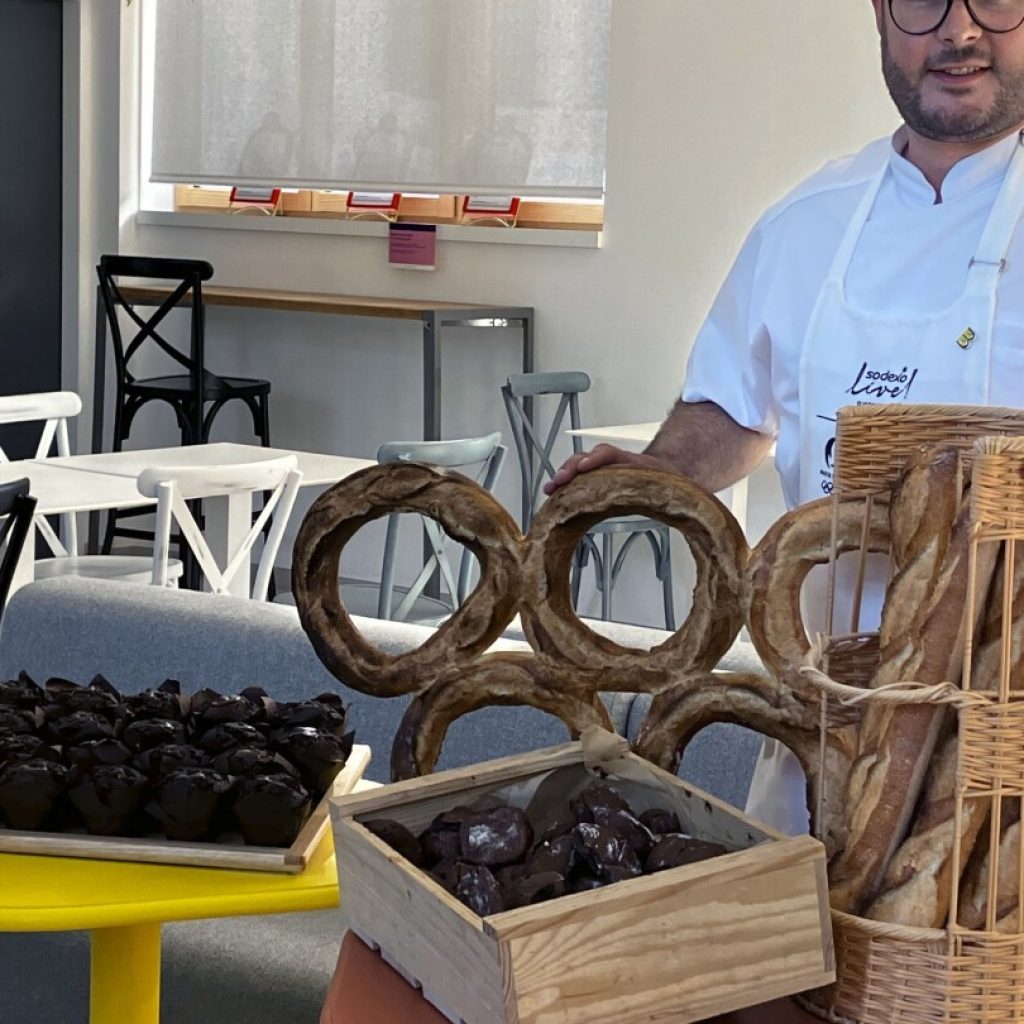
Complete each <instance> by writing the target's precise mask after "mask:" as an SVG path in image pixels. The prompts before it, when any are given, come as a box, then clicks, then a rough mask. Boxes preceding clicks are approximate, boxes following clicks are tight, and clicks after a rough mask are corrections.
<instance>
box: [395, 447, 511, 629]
mask: <svg viewBox="0 0 1024 1024" xmlns="http://www.w3.org/2000/svg"><path fill="white" fill-rule="evenodd" d="M506 451H507V449H506V448H505V446H504V445H503V444H502V443H501V434H500V433H498V432H495V433H493V434H487V435H485V436H484V437H466V438H460V439H459V440H455V441H408V442H405V441H393V442H390V443H389V444H384V445H381V447H380V449H379V450H378V451H377V461H378V462H381V463H385V462H423V463H426V464H428V465H431V466H436V467H439V468H443V469H468V468H470V467H473V466H476V467H478V470H477V473H476V475H475V479H476V481H477V483H479V484H480V486H481V487H483V488H484V489H485V490H487V491H490V490H493V488H494V483H495V481H496V480H497V479H498V473H499V472H500V471H501V466H502V463H503V462H504V461H505V453H506ZM399 518H400V517H399V515H398V514H395V513H392V514H391V515H389V516H388V529H387V537H386V540H385V542H384V562H383V566H382V568H381V580H380V592H379V595H378V598H377V618H379V619H396V620H399V621H401V620H404V619H405V618H406V617H407V616H408V614H409V612H410V611H411V610H412V607H413V605H414V604H415V602H416V599H417V598H418V597H419V596H420V595H421V594H422V593H423V590H424V588H425V587H426V585H427V584H428V583H429V582H430V579H431V577H432V576H433V575H434V573H435V571H439V572H440V573H441V576H442V578H443V579H444V582H445V585H446V586H447V587H448V593H449V594H450V595H451V599H452V604H453V605H454V607H456V608H458V606H459V605H460V604H462V602H463V601H464V600H465V599H466V594H467V592H468V590H469V576H470V571H471V569H472V565H473V561H474V558H473V553H472V552H471V551H470V550H469V549H468V548H463V550H462V557H461V559H460V562H459V575H458V580H456V579H455V577H454V575H453V573H452V568H451V564H450V563H449V561H448V558H447V556H446V553H445V547H446V545H447V542H448V537H447V536H446V534H445V532H444V530H442V529H441V527H440V526H439V525H438V524H437V523H435V522H434V520H432V519H428V518H426V517H425V516H420V521H421V523H422V524H423V530H424V533H425V534H426V536H427V539H428V541H429V543H430V548H431V552H432V553H431V555H430V557H429V558H427V559H426V561H425V563H424V565H423V568H422V569H421V570H420V573H419V575H418V576H417V577H416V579H415V580H414V581H413V584H412V586H410V587H409V589H408V591H407V592H406V593H405V595H404V596H403V597H402V600H401V601H400V602H399V604H398V607H397V608H392V600H393V596H394V589H395V561H396V557H397V543H398V523H399Z"/></svg>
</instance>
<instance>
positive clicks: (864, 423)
mask: <svg viewBox="0 0 1024 1024" xmlns="http://www.w3.org/2000/svg"><path fill="white" fill-rule="evenodd" d="M837 426H838V429H837V462H836V467H835V485H834V491H833V493H834V496H835V497H836V498H837V499H839V498H851V497H861V498H865V499H867V503H870V502H871V501H873V500H888V499H887V495H888V492H889V489H890V487H891V485H892V483H893V482H895V480H896V478H897V476H898V474H899V472H900V470H901V467H902V465H903V464H904V461H905V459H906V457H907V456H908V455H909V454H911V453H912V452H913V451H914V450H916V449H917V448H918V447H919V446H920V445H922V444H940V443H946V444H949V443H952V444H955V445H956V446H957V447H958V448H960V450H961V453H962V460H961V465H962V467H963V471H964V472H965V473H966V472H970V473H971V478H972V506H971V517H972V535H971V566H972V569H971V573H972V575H971V581H972V585H971V588H970V592H969V595H968V604H967V606H966V608H965V611H966V613H967V615H968V621H973V612H974V605H975V602H976V601H979V600H984V597H985V596H984V595H983V594H982V595H978V594H976V593H974V591H975V589H976V588H975V587H974V585H973V584H974V576H973V565H974V562H975V558H976V553H977V550H978V546H979V545H982V544H998V545H1000V546H1001V549H1002V554H1003V558H1004V564H1005V565H1007V566H1012V565H1013V564H1014V558H1015V556H1016V555H1017V552H1016V545H1017V543H1018V542H1019V543H1021V544H1024V437H1021V436H1019V435H1024V412H1021V411H1020V410H1003V409H974V408H969V407H955V406H954V407H950V406H945V407H938V406H917V407H915V406H864V407H857V408H850V409H845V410H842V411H841V412H840V415H839V419H838V424H837ZM990 435H1000V436H990ZM1009 435H1018V436H1009ZM1020 555H1021V556H1022V557H1024V549H1022V550H1021V552H1020ZM862 560H863V558H862ZM833 564H834V562H833ZM833 575H834V571H833ZM1012 577H1013V574H1012V573H1005V574H1004V579H1005V581H1006V583H1005V586H1004V588H1003V593H1002V608H1001V619H1002V642H1003V648H1002V649H1003V657H1002V665H1001V671H1000V678H999V681H998V686H997V687H995V688H994V689H992V690H984V691H978V690H972V689H971V657H972V652H971V646H970V644H968V645H967V650H966V652H965V659H964V660H965V665H964V673H963V689H960V688H954V687H953V686H952V685H951V684H942V685H940V686H936V687H928V688H923V687H920V686H919V685H918V684H915V683H907V684H905V685H903V686H901V687H898V688H895V689H894V690H893V691H891V692H888V693H886V692H883V691H874V690H866V689H865V687H866V686H867V684H868V682H869V680H870V678H871V675H872V672H873V670H874V668H875V666H876V665H877V661H878V644H877V635H876V634H859V635H854V636H846V637H835V638H827V637H826V638H822V639H821V641H820V642H819V644H818V645H817V646H816V647H815V650H814V651H813V652H812V661H813V662H814V664H813V665H812V667H811V668H809V669H808V670H807V671H808V678H809V679H810V680H811V681H812V682H813V681H816V682H817V683H818V684H819V686H820V688H821V690H822V721H823V722H824V721H829V720H831V717H830V714H829V711H828V704H829V701H830V699H831V698H833V697H837V696H838V697H840V698H841V699H842V698H845V699H847V700H850V699H853V700H856V701H864V702H875V701H889V702H897V703H908V704H909V703H933V704H947V705H951V706H953V707H954V708H955V709H956V712H957V717H958V722H959V736H960V741H959V756H958V764H957V786H956V817H955V819H954V833H955V835H956V836H959V835H960V832H961V829H960V826H961V819H962V814H963V808H964V805H965V803H966V802H967V801H973V800H980V801H986V802H987V804H988V812H989V826H988V829H989V843H990V847H989V849H990V854H989V856H990V857H991V870H990V875H989V877H990V881H991V882H992V883H993V884H990V888H989V900H988V910H987V920H986V922H985V926H984V927H985V929H986V930H985V931H971V930H968V929H966V928H963V927H961V926H959V925H958V924H957V923H956V922H957V917H958V907H959V904H960V878H961V875H962V872H963V868H964V865H965V861H966V856H964V855H962V851H961V850H960V844H959V841H957V842H956V844H955V846H954V849H953V859H952V865H953V870H952V873H951V877H952V882H951V886H952V892H951V900H950V913H949V921H948V923H947V926H946V927H945V928H942V929H925V928H911V927H904V926H901V925H892V924H885V923H881V922H878V921H871V920H866V919H864V918H860V917H854V916H852V915H850V914H846V913H841V912H839V911H836V910H833V911H832V925H833V931H834V936H835V952H836V964H837V980H836V983H835V984H834V985H831V986H829V987H828V988H824V989H819V990H816V991H814V992H809V993H806V994H805V995H804V996H803V997H802V998H801V1002H802V1003H803V1005H804V1006H805V1007H806V1008H807V1009H808V1010H810V1011H811V1012H812V1013H814V1014H816V1015H817V1016H819V1017H822V1018H823V1019H826V1020H830V1021H837V1022H838V1021H841V1022H849V1024H939V1022H942V1024H981V1022H992V1024H995V1022H999V1024H1004V1022H1021V1024H1024V902H1022V899H1024V897H1022V896H1020V895H1018V898H1017V901H1016V904H1015V906H1014V908H1013V911H1011V912H1010V913H1008V914H1007V913H1005V907H1004V908H1003V912H1004V915H1005V916H1004V917H1003V919H1002V921H1001V924H1000V925H999V928H1000V930H999V931H997V922H996V917H997V913H998V911H999V908H998V907H997V905H996V900H995V899H994V891H995V885H994V881H995V880H998V878H999V873H1000V868H999V859H1000V842H999V840H1000V837H1001V816H1002V814H1003V808H1004V803H1003V801H1004V799H1005V798H1007V797H1013V798H1021V797H1024V689H1017V690H1014V689H1013V688H1012V685H1013V684H1014V683H1016V685H1017V686H1019V687H1020V686H1024V680H1011V679H1010V670H1009V664H1010V654H1011V650H1012V646H1011V635H1010V628H1011V623H1012V617H1013V616H1012V613H1013V607H1012V597H1013V587H1012ZM823 743H824V738H823ZM1021 849H1022V851H1024V843H1022V844H1021ZM1013 868H1014V870H1015V871H1017V872H1019V877H1020V878H1021V880H1022V882H1024V852H1022V855H1021V859H1020V863H1019V864H1015V865H1013ZM1018 893H1019V894H1021V893H1024V884H1021V885H1020V886H1019V887H1018ZM1014 911H1015V913H1014Z"/></svg>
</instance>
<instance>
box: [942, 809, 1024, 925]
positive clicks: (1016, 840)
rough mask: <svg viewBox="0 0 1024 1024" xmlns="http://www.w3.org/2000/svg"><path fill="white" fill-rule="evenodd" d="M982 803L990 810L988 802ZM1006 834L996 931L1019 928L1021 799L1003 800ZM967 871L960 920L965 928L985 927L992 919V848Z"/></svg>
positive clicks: (1002, 844)
mask: <svg viewBox="0 0 1024 1024" xmlns="http://www.w3.org/2000/svg"><path fill="white" fill-rule="evenodd" d="M968 803H978V804H983V805H984V806H985V809H986V811H987V810H988V806H987V804H988V801H981V800H974V801H964V807H965V808H966V807H967V805H968ZM1003 803H1004V806H1003V821H1002V835H1001V837H1000V840H999V883H998V897H997V903H996V913H995V917H996V931H1017V929H1018V924H1019V922H1018V919H1017V905H1018V901H1019V899H1020V828H1021V823H1020V799H1019V798H1012V799H1004V801H1003ZM978 854H979V855H976V856H975V857H973V858H972V860H971V861H970V863H969V864H968V865H967V870H966V871H965V872H964V877H963V881H962V882H961V885H960V907H959V910H958V912H957V920H958V922H959V924H961V925H962V926H963V927H964V928H971V929H975V930H984V928H985V926H986V923H987V918H988V885H989V875H990V873H991V871H992V856H991V850H990V849H985V850H979V851H978Z"/></svg>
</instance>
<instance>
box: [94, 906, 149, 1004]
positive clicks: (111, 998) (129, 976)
mask: <svg viewBox="0 0 1024 1024" xmlns="http://www.w3.org/2000/svg"><path fill="white" fill-rule="evenodd" d="M90 985H91V987H90V994H89V1024H159V1021H160V925H159V923H156V924H136V925H126V926H125V927H123V928H97V929H96V930H95V931H93V933H92V969H91V982H90Z"/></svg>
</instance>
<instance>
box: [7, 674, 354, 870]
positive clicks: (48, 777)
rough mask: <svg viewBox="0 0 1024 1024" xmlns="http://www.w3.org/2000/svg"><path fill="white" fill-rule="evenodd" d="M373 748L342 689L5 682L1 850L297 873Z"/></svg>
mask: <svg viewBox="0 0 1024 1024" xmlns="http://www.w3.org/2000/svg"><path fill="white" fill-rule="evenodd" d="M369 759H370V751H369V748H368V747H365V746H356V745H355V744H354V734H353V733H352V732H351V731H350V730H348V729H347V727H346V709H345V706H344V704H343V703H342V701H341V698H340V697H338V696H336V695H335V694H332V693H325V694H321V695H319V696H318V697H315V698H312V699H310V700H304V701H294V702H278V701H275V700H274V699H273V698H272V697H271V696H270V695H269V694H268V693H267V691H266V690H264V689H262V688H261V687H256V686H253V687H249V688H247V689H245V690H243V691H242V692H241V693H237V694H223V693H219V692H217V691H216V690H213V689H202V690H199V691H198V692H196V693H192V694H189V693H185V692H183V690H182V688H181V685H180V684H179V683H178V682H177V681H175V680H167V681H166V682H164V683H163V684H161V685H160V686H158V687H156V688H154V689H149V690H143V691H142V692H138V693H132V694H127V695H126V694H123V693H121V692H120V691H119V690H118V689H117V688H116V687H114V686H113V685H111V684H110V683H109V682H108V681H107V680H106V679H104V678H103V677H101V676H97V677H96V678H95V679H93V680H92V681H91V682H89V683H86V684H78V683H75V682H72V681H71V680H67V679H49V680H47V681H46V682H45V683H37V682H36V681H35V680H33V679H31V678H29V676H27V675H25V674H24V673H23V674H22V675H20V676H19V677H18V678H17V679H13V680H9V681H6V682H0V851H2V852H7V853H35V854H48V855H52V856H70V857H74V856H78V857H91V858H99V859H112V860H135V861H151V862H156V863H168V864H191V865H203V866H208V867H225V868H240V869H252V870H263V871H280V872H289V873H294V872H298V871H301V870H302V869H303V868H304V867H305V864H306V861H307V859H308V857H309V855H310V854H311V853H312V851H313V850H315V849H316V847H317V845H318V843H319V842H320V840H321V839H322V837H323V835H324V832H325V831H326V829H327V826H328V821H329V811H328V801H329V800H330V798H331V797H336V796H341V795H343V794H345V793H348V792H351V791H352V789H353V788H354V787H355V785H356V783H357V782H358V781H359V780H360V778H361V777H362V774H363V772H364V771H365V769H366V766H367V764H368V763H369Z"/></svg>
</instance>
